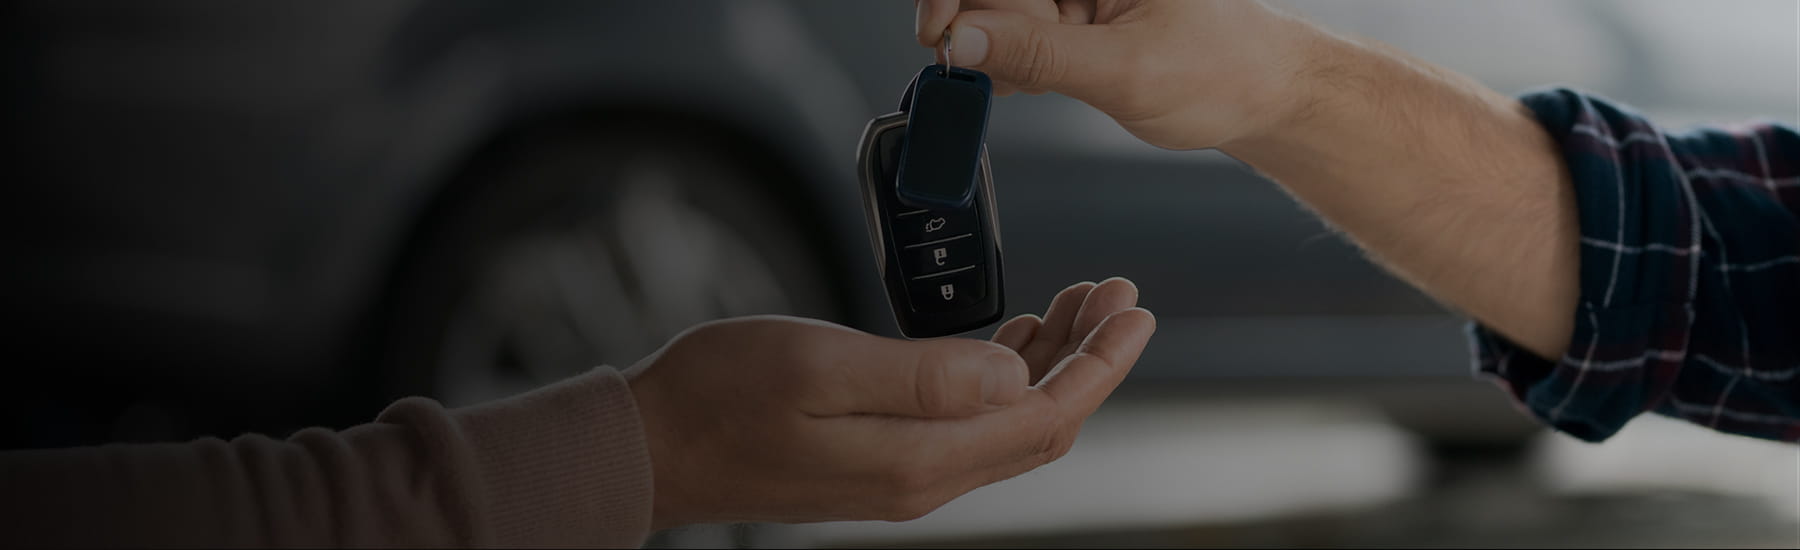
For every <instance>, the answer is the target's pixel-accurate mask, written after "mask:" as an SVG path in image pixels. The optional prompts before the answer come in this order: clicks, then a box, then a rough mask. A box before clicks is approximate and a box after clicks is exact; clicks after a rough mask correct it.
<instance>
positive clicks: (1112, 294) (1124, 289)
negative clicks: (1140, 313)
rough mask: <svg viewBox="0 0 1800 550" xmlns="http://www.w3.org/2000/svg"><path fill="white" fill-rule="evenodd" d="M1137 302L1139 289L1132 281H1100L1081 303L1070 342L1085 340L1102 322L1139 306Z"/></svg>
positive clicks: (1119, 279) (1070, 332)
mask: <svg viewBox="0 0 1800 550" xmlns="http://www.w3.org/2000/svg"><path fill="white" fill-rule="evenodd" d="M1137 301H1138V288H1137V285H1136V284H1134V283H1132V282H1131V280H1130V279H1126V278H1124V277H1113V278H1110V279H1107V280H1104V281H1100V284H1099V285H1096V286H1095V287H1094V290H1093V291H1091V292H1089V293H1088V295H1087V299H1085V300H1082V301H1081V311H1080V312H1079V313H1076V314H1075V323H1074V324H1073V325H1072V326H1071V327H1070V329H1069V340H1072V341H1080V340H1085V339H1086V338H1087V336H1088V333H1091V332H1093V331H1094V327H1098V326H1100V322H1101V321H1104V320H1106V318H1107V317H1108V316H1111V315H1112V314H1114V313H1118V312H1120V311H1124V310H1125V309H1127V308H1130V307H1132V306H1135V305H1137Z"/></svg>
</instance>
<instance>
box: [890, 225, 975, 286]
mask: <svg viewBox="0 0 1800 550" xmlns="http://www.w3.org/2000/svg"><path fill="white" fill-rule="evenodd" d="M975 237H976V235H975V234H972V233H963V234H961V235H955V236H950V237H945V238H943V239H938V240H935V241H926V242H924V243H920V244H915V245H911V246H908V247H906V248H904V249H902V250H903V251H904V252H903V254H902V255H901V257H902V258H905V259H906V263H905V264H903V265H902V267H901V268H902V269H904V270H906V273H907V274H908V275H911V276H914V277H917V276H919V275H930V274H933V273H942V272H945V271H949V270H952V269H956V268H959V267H968V266H971V265H975V264H978V263H981V259H982V258H981V240H980V239H977V238H975Z"/></svg>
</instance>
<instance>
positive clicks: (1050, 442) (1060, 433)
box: [1037, 426, 1077, 464]
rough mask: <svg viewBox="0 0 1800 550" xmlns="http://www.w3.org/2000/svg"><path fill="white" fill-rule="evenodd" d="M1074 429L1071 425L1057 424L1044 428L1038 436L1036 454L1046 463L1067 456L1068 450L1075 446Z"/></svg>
mask: <svg viewBox="0 0 1800 550" xmlns="http://www.w3.org/2000/svg"><path fill="white" fill-rule="evenodd" d="M1076 430H1077V428H1076V427H1073V426H1070V427H1062V426H1057V427H1054V428H1051V429H1048V430H1044V433H1043V435H1042V436H1040V437H1039V441H1038V452H1037V456H1038V457H1039V458H1041V459H1042V461H1043V462H1044V463H1046V464H1047V463H1050V462H1055V461H1057V460H1058V459H1061V458H1062V457H1064V456H1067V455H1068V454H1069V450H1071V449H1073V448H1075V435H1076V433H1077V431H1076Z"/></svg>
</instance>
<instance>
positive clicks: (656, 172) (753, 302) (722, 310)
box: [377, 121, 847, 546]
mask: <svg viewBox="0 0 1800 550" xmlns="http://www.w3.org/2000/svg"><path fill="white" fill-rule="evenodd" d="M673 126H674V125H671V124H666V123H656V122H653V121H642V122H595V123H588V124H579V123H577V124H558V125H555V126H552V127H545V128H537V129H532V130H528V131H523V132H519V133H517V134H515V135H513V136H510V137H508V138H505V139H502V140H500V141H499V142H497V143H496V144H495V145H494V146H492V147H490V148H489V149H488V150H487V151H486V152H484V153H482V154H481V155H479V156H478V157H477V160H476V161H475V162H474V163H473V164H472V165H471V166H470V167H469V168H468V169H467V170H465V171H464V173H463V174H462V175H461V176H460V177H459V178H457V180H456V181H455V182H453V183H452V184H450V185H449V186H448V187H447V188H446V189H445V191H444V192H443V194H442V195H441V196H440V198H438V199H437V200H436V201H435V204H434V206H433V207H432V208H431V212H430V213H429V214H428V215H427V217H426V218H425V220H424V221H423V222H422V223H421V224H420V229H419V231H418V233H417V234H416V235H415V236H414V237H413V238H412V239H411V243H410V244H409V245H408V246H407V252H406V254H405V256H404V259H403V260H402V261H401V262H400V266H399V267H398V268H397V269H396V276H395V278H394V280H393V283H392V285H391V286H390V287H389V293H388V294H389V296H390V300H389V303H390V306H389V308H388V311H387V315H386V317H385V318H386V319H387V321H386V322H385V323H383V325H385V326H384V327H383V329H382V330H381V333H382V334H384V335H385V336H384V337H383V338H382V340H383V342H381V343H380V344H379V345H378V348H379V349H380V352H379V359H378V363H379V368H378V369H377V371H378V373H379V376H380V380H379V387H380V388H382V394H383V395H382V396H381V397H380V399H381V400H382V401H384V402H385V401H386V400H391V399H394V398H397V397H400V396H405V395H428V396H432V397H434V398H437V399H439V400H440V401H442V402H443V403H445V405H446V406H461V405H467V404H472V403H477V402H482V401H487V400H491V399H497V398H501V397H505V396H508V395H513V394H516V393H519V392H523V391H526V390H529V389H531V388H534V387H537V386H540V385H543V384H547V383H550V382H554V381H556V380H560V379H563V378H566V377H569V376H573V375H575V374H578V373H580V372H583V371H585V370H588V369H590V368H592V367H594V366H595V365H610V366H614V367H617V368H624V367H626V366H628V365H630V364H631V363H633V362H635V361H636V360H638V359H639V358H641V357H643V356H645V355H647V354H649V353H651V352H652V351H654V350H655V349H656V348H658V347H660V346H661V345H662V344H663V343H665V342H666V341H667V340H668V339H669V338H670V337H672V336H674V335H675V334H677V333H678V332H679V331H681V330H683V329H685V328H687V327H689V326H692V325H694V324H697V323H700V322H703V321H707V320H711V319H716V318H723V317H735V316H740V315H750V314H764V313H770V314H791V315H799V316H805V317H813V318H822V319H827V320H834V321H840V322H841V321H843V320H844V319H846V318H847V315H846V311H845V310H844V306H843V305H842V304H844V303H845V300H843V299H842V298H843V289H842V288H841V287H840V286H839V285H838V284H837V281H838V277H836V276H835V271H833V270H832V266H833V265H834V264H833V259H832V258H831V257H830V254H828V253H827V252H825V251H826V250H828V247H827V245H826V244H825V243H824V241H823V240H822V239H821V238H820V236H821V235H823V234H824V233H823V232H822V230H821V228H820V227H817V226H816V225H815V223H817V222H816V221H815V220H817V219H819V217H818V216H814V215H812V214H813V212H812V211H810V210H809V207H808V205H809V204H810V203H811V202H812V200H811V197H808V196H806V195H805V194H804V193H802V192H800V191H799V190H798V188H797V186H790V187H785V188H784V187H779V186H777V185H772V182H778V181H791V180H792V177H793V176H792V174H791V173H782V172H783V170H781V169H780V167H778V166H771V165H769V164H768V163H765V162H760V161H759V160H758V158H760V157H757V156H756V155H746V154H743V153H741V152H740V149H739V148H738V147H737V144H738V143H741V142H733V141H732V140H731V139H730V138H728V137H725V135H724V134H722V133H720V132H716V131H710V130H708V129H705V128H697V127H692V126H688V127H686V128H685V129H675V128H674V127H673ZM784 177H785V178H786V179H785V180H784V179H782V178H784ZM779 531H780V530H779V528H778V527H776V526H760V525H732V526H690V527H686V528H682V529H678V530H671V531H667V532H664V533H659V534H658V535H657V536H655V537H653V538H652V539H651V541H649V543H648V546H689V545H692V544H694V543H700V544H702V545H705V546H719V545H721V544H729V545H732V546H756V545H759V544H760V543H759V542H758V541H759V540H779V536H780V534H779Z"/></svg>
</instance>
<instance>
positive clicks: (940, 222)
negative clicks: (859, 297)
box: [856, 65, 1006, 338]
mask: <svg viewBox="0 0 1800 550" xmlns="http://www.w3.org/2000/svg"><path fill="white" fill-rule="evenodd" d="M991 86H992V85H991V84H990V83H989V81H988V77H987V75H984V74H982V73H980V72H978V71H972V70H968V69H957V68H950V69H948V70H946V69H945V67H944V66H943V65H932V66H929V67H926V68H925V69H924V70H923V71H920V73H919V75H918V76H917V77H915V79H914V81H913V82H912V84H911V85H909V86H908V87H907V91H906V94H905V96H904V97H902V99H901V101H900V111H899V112H895V113H890V114H887V115H882V116H880V117H877V118H875V120H872V121H870V122H869V126H868V128H867V129H865V130H864V131H863V136H862V143H861V146H860V147H858V150H857V151H858V152H857V162H856V165H857V177H858V178H859V179H860V180H861V183H862V191H863V201H864V206H865V214H866V215H867V216H868V223H869V239H870V244H871V246H872V248H873V249H874V251H875V266H876V270H877V271H878V272H879V273H880V274H881V280H882V283H883V285H884V286H885V287H886V289H887V295H888V304H889V306H891V307H892V308H893V311H894V317H895V320H896V321H897V322H898V324H899V326H900V332H901V333H902V334H904V335H905V336H906V337H908V338H934V337H939V336H949V335H953V334H960V333H963V332H968V331H971V330H975V329H979V328H981V327H985V326H987V325H989V324H992V323H993V322H995V321H998V320H999V319H1000V317H1001V316H1002V315H1003V314H1004V313H1005V310H1006V300H1005V293H1004V292H1003V288H1004V285H1003V284H1002V283H1003V278H1002V275H1001V273H1002V271H1001V255H1000V217H999V213H998V212H997V211H996V210H995V208H994V180H993V172H992V169H991V168H990V167H989V165H988V159H987V147H986V144H985V143H984V142H985V139H986V136H985V132H986V126H987V106H988V102H989V101H990V99H989V98H990V97H991V95H992V94H991Z"/></svg>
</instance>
